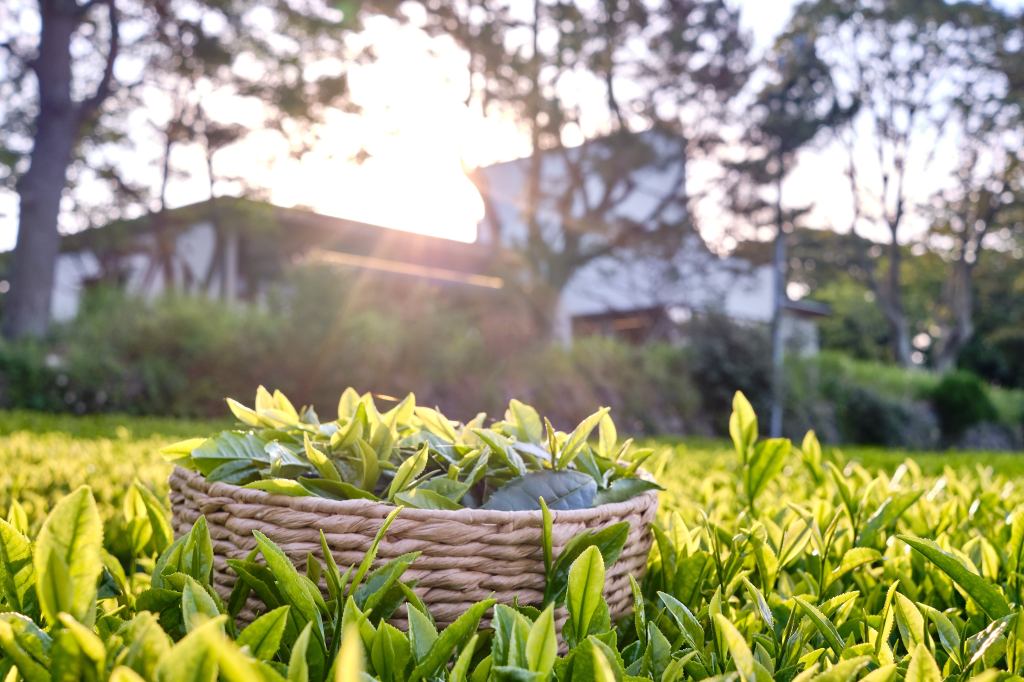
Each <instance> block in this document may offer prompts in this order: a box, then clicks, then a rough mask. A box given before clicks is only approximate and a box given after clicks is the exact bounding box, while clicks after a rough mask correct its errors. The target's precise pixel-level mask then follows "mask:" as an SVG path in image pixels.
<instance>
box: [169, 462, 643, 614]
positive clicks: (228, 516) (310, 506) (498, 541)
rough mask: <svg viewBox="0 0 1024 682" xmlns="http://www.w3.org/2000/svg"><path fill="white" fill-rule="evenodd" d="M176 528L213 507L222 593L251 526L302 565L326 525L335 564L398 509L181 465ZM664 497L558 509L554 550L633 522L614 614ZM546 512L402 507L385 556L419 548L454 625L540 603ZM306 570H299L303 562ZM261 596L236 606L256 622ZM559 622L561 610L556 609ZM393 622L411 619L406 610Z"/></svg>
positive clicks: (423, 581) (617, 579) (614, 593)
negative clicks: (245, 484)
mask: <svg viewBox="0 0 1024 682" xmlns="http://www.w3.org/2000/svg"><path fill="white" fill-rule="evenodd" d="M170 485H171V504H172V507H173V510H174V530H175V533H177V534H179V535H180V534H183V533H186V532H188V530H189V528H191V527H192V524H193V523H194V522H195V521H196V519H197V518H199V515H200V514H205V515H206V521H207V523H208V525H209V528H210V536H211V538H212V540H213V551H214V555H215V558H214V585H215V587H216V588H217V591H218V592H220V593H221V594H222V595H223V596H225V598H226V597H227V595H228V594H229V593H230V591H231V588H232V586H233V585H234V582H235V574H234V573H233V572H232V571H231V570H230V569H229V568H228V566H227V563H226V560H227V559H229V558H239V559H240V558H244V557H245V556H246V554H248V553H249V552H250V551H251V550H252V549H253V548H254V547H255V546H256V542H255V539H254V538H253V535H252V531H253V530H259V531H261V532H263V533H265V534H266V535H267V536H268V537H269V538H270V539H271V540H273V541H274V542H276V543H277V544H278V545H279V546H280V547H281V549H282V550H283V551H284V552H285V553H286V554H287V555H288V556H289V557H290V558H291V559H292V561H293V562H294V563H295V564H296V566H304V565H305V561H306V556H307V554H308V553H310V552H312V553H313V554H314V555H315V556H317V557H319V558H320V559H321V560H323V556H322V552H321V548H320V530H321V529H323V531H324V534H325V535H326V537H327V541H328V543H329V545H330V546H331V548H332V553H333V554H334V559H335V561H336V562H337V563H338V566H340V567H341V568H342V570H344V569H345V567H347V566H350V565H352V564H356V563H358V562H359V561H361V560H362V558H363V555H364V554H365V552H366V551H367V550H368V549H369V547H370V544H371V542H372V541H373V538H374V535H375V534H376V533H377V530H378V529H379V528H380V526H381V523H382V522H383V520H384V518H385V517H386V516H387V515H388V513H389V512H391V511H392V510H393V509H394V508H393V507H391V506H389V505H385V504H380V503H377V502H372V501H369V500H346V501H336V500H327V499H322V498H317V497H288V496H283V495H271V494H268V493H266V492H263V491H261V490H252V489H248V488H241V487H239V486H235V485H230V484H227V483H211V482H209V481H207V480H206V479H205V478H203V477H202V476H201V475H200V474H198V473H196V472H192V471H187V470H185V469H181V468H176V469H175V470H174V472H173V473H172V474H171V478H170ZM657 507H658V497H657V494H656V493H655V492H654V491H648V492H646V493H644V494H642V495H639V496H638V497H635V498H633V499H630V500H627V501H625V502H617V503H614V504H605V505H601V506H599V507H595V508H593V509H579V510H571V511H554V512H552V516H553V528H552V540H553V544H554V549H555V555H556V556H557V554H558V552H559V551H560V550H561V548H562V547H563V546H564V545H565V544H566V543H567V542H568V541H569V540H570V539H572V538H573V537H574V536H575V535H577V534H578V533H580V532H582V531H584V530H587V529H600V528H603V527H605V526H608V525H611V524H613V523H616V522H618V521H628V522H629V524H630V526H631V527H630V531H629V539H628V540H627V541H626V546H625V548H624V549H623V551H622V554H621V556H620V557H619V560H618V561H617V562H616V563H615V564H614V565H613V566H611V567H610V568H609V569H608V574H607V582H606V586H605V598H606V599H607V601H608V608H609V611H610V613H611V616H612V618H613V619H614V618H618V617H620V616H623V615H625V614H627V613H628V612H629V611H630V609H631V608H632V603H633V602H632V593H631V591H630V587H629V577H628V576H629V575H630V574H632V575H633V576H634V577H636V578H637V579H639V578H640V576H641V575H642V574H643V572H644V570H645V569H646V567H647V555H648V552H649V551H650V548H651V533H650V529H649V525H650V523H651V522H652V521H653V520H654V515H655V512H656V511H657ZM540 528H541V514H540V512H539V511H516V512H504V511H489V510H482V509H460V510H457V511H434V510H426V509H405V510H403V511H402V513H401V514H400V515H399V516H398V518H397V519H395V521H394V522H393V523H392V525H391V527H390V528H389V529H388V532H387V535H386V536H385V538H384V541H383V542H382V543H381V546H380V551H379V553H378V561H387V560H389V559H393V558H394V557H396V556H399V555H400V554H404V553H406V552H414V551H419V552H421V554H420V556H419V558H417V559H416V562H415V563H414V564H413V566H412V567H411V568H410V569H409V571H408V572H407V573H406V578H407V579H410V580H416V581H417V585H416V592H417V593H418V594H419V595H420V597H421V598H422V599H423V601H424V602H425V603H426V605H427V607H428V608H429V609H430V612H431V614H432V615H433V616H434V618H435V620H436V621H437V624H438V626H439V627H442V626H445V625H448V624H449V623H451V622H452V621H453V620H455V619H456V618H457V617H458V616H459V615H460V614H461V613H462V612H464V611H465V610H466V609H467V608H468V607H469V606H470V605H471V604H473V603H475V602H477V601H480V600H482V599H486V598H488V597H491V596H493V597H494V598H495V599H497V600H498V601H499V602H503V603H512V601H513V600H514V599H516V598H518V600H519V603H521V604H530V603H534V604H536V603H539V602H540V601H541V598H542V595H543V590H544V561H543V553H542V550H541V543H540ZM300 570H301V569H300ZM263 610H264V607H263V604H262V603H261V602H259V601H258V600H256V599H255V598H254V597H250V600H249V603H248V604H247V605H246V606H245V607H244V608H243V609H242V612H241V613H240V614H239V621H241V622H242V623H247V622H251V621H252V620H253V619H254V618H255V617H256V616H257V615H258V614H259V613H260V612H261V611H263ZM558 615H559V617H558V621H559V625H561V621H563V620H564V618H565V614H564V612H563V613H561V614H558ZM391 622H392V624H394V625H396V626H398V627H403V626H404V625H405V618H404V610H402V611H401V612H400V614H398V616H397V617H396V618H395V619H393V620H392V621H391Z"/></svg>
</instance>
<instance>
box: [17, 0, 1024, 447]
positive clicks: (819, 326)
mask: <svg viewBox="0 0 1024 682" xmlns="http://www.w3.org/2000/svg"><path fill="white" fill-rule="evenodd" d="M1022 138H1024V3H1021V2H1019V1H1010V0H1004V1H1000V2H995V1H994V0H993V1H983V0H978V1H966V2H954V1H951V0H950V1H942V0H913V1H910V0H889V1H886V0H813V1H806V2H801V3H796V2H789V1H788V0H773V1H772V2H764V1H757V0H734V1H726V0H581V1H580V2H575V3H574V2H565V1H564V0H426V1H424V2H417V1H413V0H409V1H406V2H392V1H390V0H381V1H373V0H365V1H362V2H361V1H360V0H340V1H338V2H325V1H322V0H266V1H265V2H260V3H252V2H246V1H244V0H187V1H184V0H182V1H179V0H78V1H77V2H75V1H74V0H37V1H36V0H6V1H5V2H4V3H3V4H2V5H0V250H2V251H3V252H2V253H0V327H2V330H3V336H4V338H3V340H2V341H0V408H6V409H29V410H45V411H63V412H71V413H94V412H119V413H133V414H152V415H164V416H189V417H207V416H222V415H223V414H224V407H223V405H224V404H223V398H224V397H225V396H236V397H242V398H248V396H250V395H251V393H252V391H253V389H254V388H255V386H256V385H257V384H261V383H262V384H266V385H268V386H272V387H276V388H280V389H281V390H283V391H284V392H285V393H287V394H288V395H289V396H291V397H292V398H293V399H294V400H295V401H296V402H303V403H312V404H315V405H317V406H318V407H320V408H321V409H322V410H324V411H325V412H327V411H330V410H333V406H334V404H335V403H336V401H337V396H338V394H339V393H340V391H341V390H342V389H343V388H344V387H345V386H348V385H353V386H355V387H357V388H358V389H360V390H372V391H376V392H380V393H384V394H403V393H405V392H407V391H414V392H415V393H416V394H417V397H418V401H419V402H420V403H421V404H436V405H439V406H440V407H441V408H442V409H443V410H444V411H445V412H446V413H449V414H450V415H451V416H457V417H462V418H467V419H468V418H470V417H472V416H473V415H474V414H476V413H477V412H480V411H487V412H489V413H491V414H498V413H500V411H501V410H502V409H503V406H504V404H505V403H506V402H507V400H508V398H509V397H518V398H520V399H523V400H525V401H528V402H531V403H533V404H535V405H536V406H537V407H538V409H540V410H541V411H542V412H543V413H545V414H547V415H549V416H550V417H551V418H552V421H554V423H555V424H556V426H559V427H561V428H565V427H566V426H569V425H571V423H574V420H579V419H580V418H582V417H583V416H585V415H586V414H589V413H591V412H592V411H593V409H594V408H595V407H596V406H597V405H599V404H600V405H610V406H611V407H612V408H613V414H614V415H615V417H616V421H617V422H619V423H620V424H621V425H622V427H621V428H623V430H628V431H630V432H632V433H637V434H660V435H665V434H679V435H687V436H716V435H720V434H721V433H722V432H723V431H724V430H725V427H726V415H727V414H728V410H729V404H730V400H731V397H732V394H733V392H734V391H735V390H736V389H741V390H743V391H744V392H745V393H746V394H747V395H748V396H749V397H750V398H751V400H752V402H753V403H754V404H755V406H756V407H757V409H758V412H759V414H761V415H763V416H764V421H765V427H764V430H765V431H769V430H770V431H773V432H775V433H776V434H778V433H782V434H786V435H802V433H803V431H804V430H805V429H808V428H814V429H816V430H817V432H818V434H819V436H820V437H821V438H822V440H824V441H827V442H831V443H836V442H843V443H861V444H875V445H884V446H889V447H900V448H910V449H935V448H945V447H957V448H971V449H984V450H1016V449H1021V448H1022V446H1024V441H1022V439H1024V432H1022V428H1024V268H1022V262H1024V261H1022V259H1024V250H1022V247H1024V242H1022V237H1024V169H1022V158H1021V150H1022V148H1024V139H1022ZM769 415H770V418H769Z"/></svg>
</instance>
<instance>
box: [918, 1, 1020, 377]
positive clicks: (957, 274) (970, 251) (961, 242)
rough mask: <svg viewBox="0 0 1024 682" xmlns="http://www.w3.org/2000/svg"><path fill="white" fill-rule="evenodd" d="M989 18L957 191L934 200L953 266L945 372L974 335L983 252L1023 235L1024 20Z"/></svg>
mask: <svg viewBox="0 0 1024 682" xmlns="http://www.w3.org/2000/svg"><path fill="white" fill-rule="evenodd" d="M1014 19H1016V20H1014ZM991 20H992V26H993V27H994V28H993V35H992V41H993V43H994V44H995V45H996V49H995V50H994V51H993V53H992V54H991V55H990V58H991V59H992V67H993V68H992V74H991V75H990V77H989V78H987V79H984V80H979V82H977V83H975V84H974V86H973V87H972V88H971V89H970V90H969V91H967V92H965V93H963V94H962V95H961V96H960V98H959V100H958V102H957V106H956V111H957V114H958V118H959V120H960V128H961V130H962V135H961V138H960V149H959V156H960V163H959V166H958V168H957V170H956V173H955V176H954V182H953V184H952V186H950V187H948V188H943V189H942V190H940V191H939V192H937V193H936V196H935V197H934V198H933V202H932V209H933V211H934V221H933V223H932V226H931V230H930V233H929V235H928V237H929V244H930V246H931V247H932V249H933V250H935V251H937V252H939V253H941V254H943V256H944V257H945V259H946V260H947V261H948V263H949V265H948V268H947V271H948V276H947V279H946V282H945V286H944V289H943V295H942V298H941V300H942V306H941V308H942V309H941V313H940V315H939V317H938V323H939V333H938V337H937V339H936V348H935V351H934V353H933V357H932V360H933V363H934V365H935V367H936V368H938V369H940V370H948V369H950V368H952V367H953V366H954V365H955V364H956V362H957V359H958V358H959V356H960V353H961V351H962V350H963V349H964V347H965V346H966V345H967V343H968V342H969V341H970V340H971V337H972V336H973V334H974V331H975V323H974V316H975V310H974V308H975V304H974V301H975V297H976V293H975V286H974V271H975V269H976V267H977V265H978V263H979V262H980V261H981V259H982V255H983V253H984V251H986V250H991V249H999V250H1003V251H1006V250H1008V249H1013V248H1014V247H1015V246H1016V245H1017V243H1019V240H1020V238H1021V237H1022V236H1024V165H1022V162H1021V158H1020V145H1021V134H1022V132H1024V82H1018V81H1017V80H1016V79H1018V78H1019V73H1017V71H1016V70H1019V59H1020V57H1021V56H1024V55H1022V53H1021V47H1020V42H1021V40H1022V38H1024V30H1022V29H1021V28H1020V21H1019V18H1011V17H1002V16H999V15H996V14H993V15H992V17H991ZM1011 46H1015V48H1016V51H1014V49H1013V47H1011ZM1011 55H1015V56H1016V57H1017V59H1013V58H1012V56H1011ZM1015 69H1016V70H1015Z"/></svg>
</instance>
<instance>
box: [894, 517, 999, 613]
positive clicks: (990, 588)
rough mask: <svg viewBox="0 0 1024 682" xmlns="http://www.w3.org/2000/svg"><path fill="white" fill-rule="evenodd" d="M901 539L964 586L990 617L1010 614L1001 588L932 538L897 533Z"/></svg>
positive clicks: (965, 590)
mask: <svg viewBox="0 0 1024 682" xmlns="http://www.w3.org/2000/svg"><path fill="white" fill-rule="evenodd" d="M896 537H898V538H899V539H900V540H902V541H903V542H905V543H907V544H908V545H910V546H911V547H912V548H913V549H914V550H916V551H918V552H920V553H921V554H922V555H923V556H924V557H925V558H926V559H928V561H930V562H932V563H933V564H935V566H937V567H938V568H939V570H941V571H942V572H943V573H945V574H946V575H948V576H949V577H950V579H951V580H953V582H955V583H956V584H957V585H959V586H960V587H961V588H963V590H964V592H966V593H967V594H969V595H970V596H971V598H972V599H974V601H975V602H977V603H978V606H980V607H981V609H982V610H983V611H984V612H985V613H986V614H988V616H989V618H993V619H995V618H1002V617H1003V616H1007V615H1009V614H1010V605H1009V604H1008V603H1007V602H1006V598H1005V597H1003V595H1002V593H1001V592H1000V591H999V588H998V587H996V586H995V585H993V584H991V583H990V582H988V581H987V580H985V579H984V578H982V577H981V576H980V575H978V574H976V573H973V572H971V571H970V570H968V569H967V567H965V566H964V565H963V564H962V563H961V562H960V560H959V559H958V558H956V557H955V556H953V555H952V554H948V553H947V552H945V551H943V550H942V548H941V547H939V546H938V545H937V544H935V542H934V541H932V540H924V539H922V538H915V537H912V536H909V535H897V536H896Z"/></svg>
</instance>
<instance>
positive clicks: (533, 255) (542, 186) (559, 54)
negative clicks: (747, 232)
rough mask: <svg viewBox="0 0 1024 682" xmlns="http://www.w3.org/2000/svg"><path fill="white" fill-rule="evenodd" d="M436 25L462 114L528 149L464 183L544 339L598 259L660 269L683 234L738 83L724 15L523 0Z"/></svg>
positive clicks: (723, 7)
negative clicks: (488, 122)
mask: <svg viewBox="0 0 1024 682" xmlns="http://www.w3.org/2000/svg"><path fill="white" fill-rule="evenodd" d="M436 19H437V20H438V21H439V22H441V24H442V25H444V26H445V27H446V30H447V31H448V32H449V33H450V34H451V35H453V36H454V37H455V38H456V40H458V41H459V43H460V44H461V45H462V46H463V47H464V48H465V49H466V51H467V54H468V59H467V62H468V65H469V69H470V71H471V76H472V78H471V82H472V86H473V92H472V93H471V94H470V96H469V101H471V102H473V103H474V104H476V105H478V106H479V107H480V108H481V110H483V111H484V112H485V113H495V114H499V115H510V116H512V117H514V119H515V121H516V122H517V123H518V124H519V126H520V127H521V129H522V130H523V133H524V136H525V137H526V138H527V139H528V144H529V149H530V154H529V156H528V158H526V159H524V160H523V161H521V162H519V163H518V164H515V165H514V166H512V167H506V169H508V168H512V171H511V174H510V175H511V176H503V177H501V178H497V177H495V175H494V174H493V173H492V174H488V173H477V174H476V177H475V179H476V181H477V183H478V186H479V187H480V190H481V193H482V194H483V195H484V199H485V204H486V212H487V217H486V219H485V222H486V227H487V229H488V230H489V232H490V234H491V235H492V237H493V241H494V242H495V243H499V242H500V243H502V244H504V245H505V246H507V247H510V248H511V249H513V250H515V251H516V252H517V253H518V255H519V263H518V266H517V268H516V269H515V270H514V271H510V272H512V274H511V275H510V279H509V281H510V283H511V284H512V285H513V286H516V287H517V288H518V289H519V290H520V291H522V292H523V293H524V294H525V295H526V298H527V299H528V300H529V301H531V303H532V307H533V310H534V317H535V318H536V321H537V324H538V326H539V327H540V328H541V329H544V330H547V331H549V332H551V333H553V334H554V333H557V330H555V328H554V322H555V312H556V306H557V302H558V299H559V296H560V294H561V292H562V290H563V289H564V288H565V287H566V285H567V284H568V283H569V282H570V281H571V280H572V278H573V276H574V275H575V274H576V273H577V272H578V271H580V270H581V269H582V268H584V267H585V266H587V265H589V264H592V263H595V262H596V261H598V260H599V259H604V258H628V257H641V254H647V255H656V256H657V257H658V258H659V259H660V260H662V261H663V262H668V261H670V260H671V257H672V255H673V254H674V253H675V252H676V251H677V250H678V249H679V248H681V246H682V244H683V240H684V237H685V236H686V235H687V234H694V230H693V221H692V217H691V206H690V204H691V201H692V199H693V197H692V196H691V193H690V192H688V188H687V182H686V180H687V178H686V174H687V167H688V163H689V161H691V160H692V159H693V158H694V157H696V156H697V155H699V154H700V153H702V152H705V151H707V150H708V149H710V148H711V147H713V146H714V144H715V143H716V142H717V133H718V132H719V129H720V125H719V124H718V122H719V121H721V120H722V119H723V118H724V113H725V112H724V104H725V103H726V102H727V101H729V99H730V98H731V97H732V96H733V95H734V94H735V93H736V92H737V91H738V90H739V88H740V87H741V86H742V85H743V83H744V82H745V79H746V77H747V66H746V54H747V49H748V48H747V41H746V39H745V37H744V36H743V35H742V34H741V32H740V29H739V22H738V16H737V13H736V12H735V11H734V10H731V9H729V7H728V5H727V4H726V3H725V2H724V1H723V0H669V1H666V2H661V3H648V2H642V1H640V0H600V1H599V2H595V3H588V4H585V5H584V4H576V3H566V2H561V1H557V0H535V2H533V3H532V6H531V7H530V9H529V11H525V10H524V11H523V12H522V13H521V14H517V13H516V12H515V11H513V9H510V8H508V7H506V6H505V4H504V3H499V2H479V3H472V4H471V5H470V7H469V8H468V9H467V8H463V7H461V6H460V5H457V4H455V3H453V4H452V6H450V7H448V8H446V9H445V10H442V11H441V12H439V13H438V16H437V17H436ZM497 172H499V171H494V173H497ZM652 178H654V180H653V181H652ZM498 181H501V183H502V185H501V186H502V188H503V189H505V190H506V191H509V189H508V188H509V187H514V189H512V190H511V193H512V196H496V194H495V191H496V189H497V187H496V185H497V183H498ZM502 200H503V201H505V203H506V204H507V206H506V208H505V209H504V210H503V208H502V207H501V206H499V205H498V204H499V201H502Z"/></svg>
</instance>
